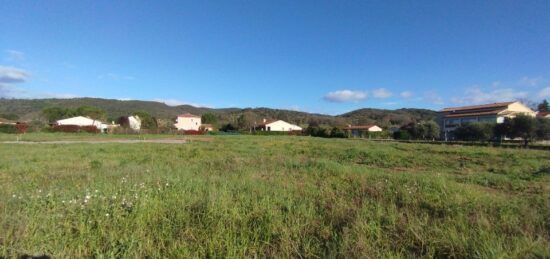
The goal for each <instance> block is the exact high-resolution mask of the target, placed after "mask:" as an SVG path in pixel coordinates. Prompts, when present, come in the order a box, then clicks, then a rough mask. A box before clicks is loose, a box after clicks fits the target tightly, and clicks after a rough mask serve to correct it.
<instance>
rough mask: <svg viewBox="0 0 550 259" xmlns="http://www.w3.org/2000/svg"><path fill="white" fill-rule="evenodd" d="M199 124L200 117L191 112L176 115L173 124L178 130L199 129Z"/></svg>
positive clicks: (200, 123)
mask: <svg viewBox="0 0 550 259" xmlns="http://www.w3.org/2000/svg"><path fill="white" fill-rule="evenodd" d="M201 125H202V120H201V117H200V116H197V115H193V114H191V113H184V114H181V115H178V118H177V119H176V124H174V126H175V127H176V128H177V129H178V130H199V129H200V127H201Z"/></svg>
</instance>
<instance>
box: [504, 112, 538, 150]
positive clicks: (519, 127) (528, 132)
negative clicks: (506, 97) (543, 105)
mask: <svg viewBox="0 0 550 259" xmlns="http://www.w3.org/2000/svg"><path fill="white" fill-rule="evenodd" d="M513 120H514V123H513V125H512V130H511V132H510V133H511V134H510V137H512V138H517V137H520V138H522V139H523V141H524V145H525V147H527V145H528V144H529V141H531V140H532V139H533V138H535V137H536V130H537V121H536V119H535V118H533V117H530V116H527V115H518V116H516V117H515V118H514V119H513Z"/></svg>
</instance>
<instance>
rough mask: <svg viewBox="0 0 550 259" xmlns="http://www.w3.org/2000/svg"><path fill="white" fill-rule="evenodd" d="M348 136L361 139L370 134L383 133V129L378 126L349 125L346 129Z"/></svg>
mask: <svg viewBox="0 0 550 259" xmlns="http://www.w3.org/2000/svg"><path fill="white" fill-rule="evenodd" d="M344 130H345V131H347V132H348V135H349V136H351V137H355V138H361V137H364V136H366V135H368V133H370V132H382V128H380V127H378V126H376V125H348V126H347V127H345V128H344Z"/></svg>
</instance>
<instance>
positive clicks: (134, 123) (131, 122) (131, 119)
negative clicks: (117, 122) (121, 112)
mask: <svg viewBox="0 0 550 259" xmlns="http://www.w3.org/2000/svg"><path fill="white" fill-rule="evenodd" d="M128 127H129V128H130V129H133V130H140V129H141V119H140V118H139V116H137V115H134V116H128Z"/></svg>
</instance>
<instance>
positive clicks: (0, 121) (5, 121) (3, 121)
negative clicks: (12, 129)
mask: <svg viewBox="0 0 550 259" xmlns="http://www.w3.org/2000/svg"><path fill="white" fill-rule="evenodd" d="M0 123H15V121H12V120H8V119H4V118H0Z"/></svg>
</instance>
